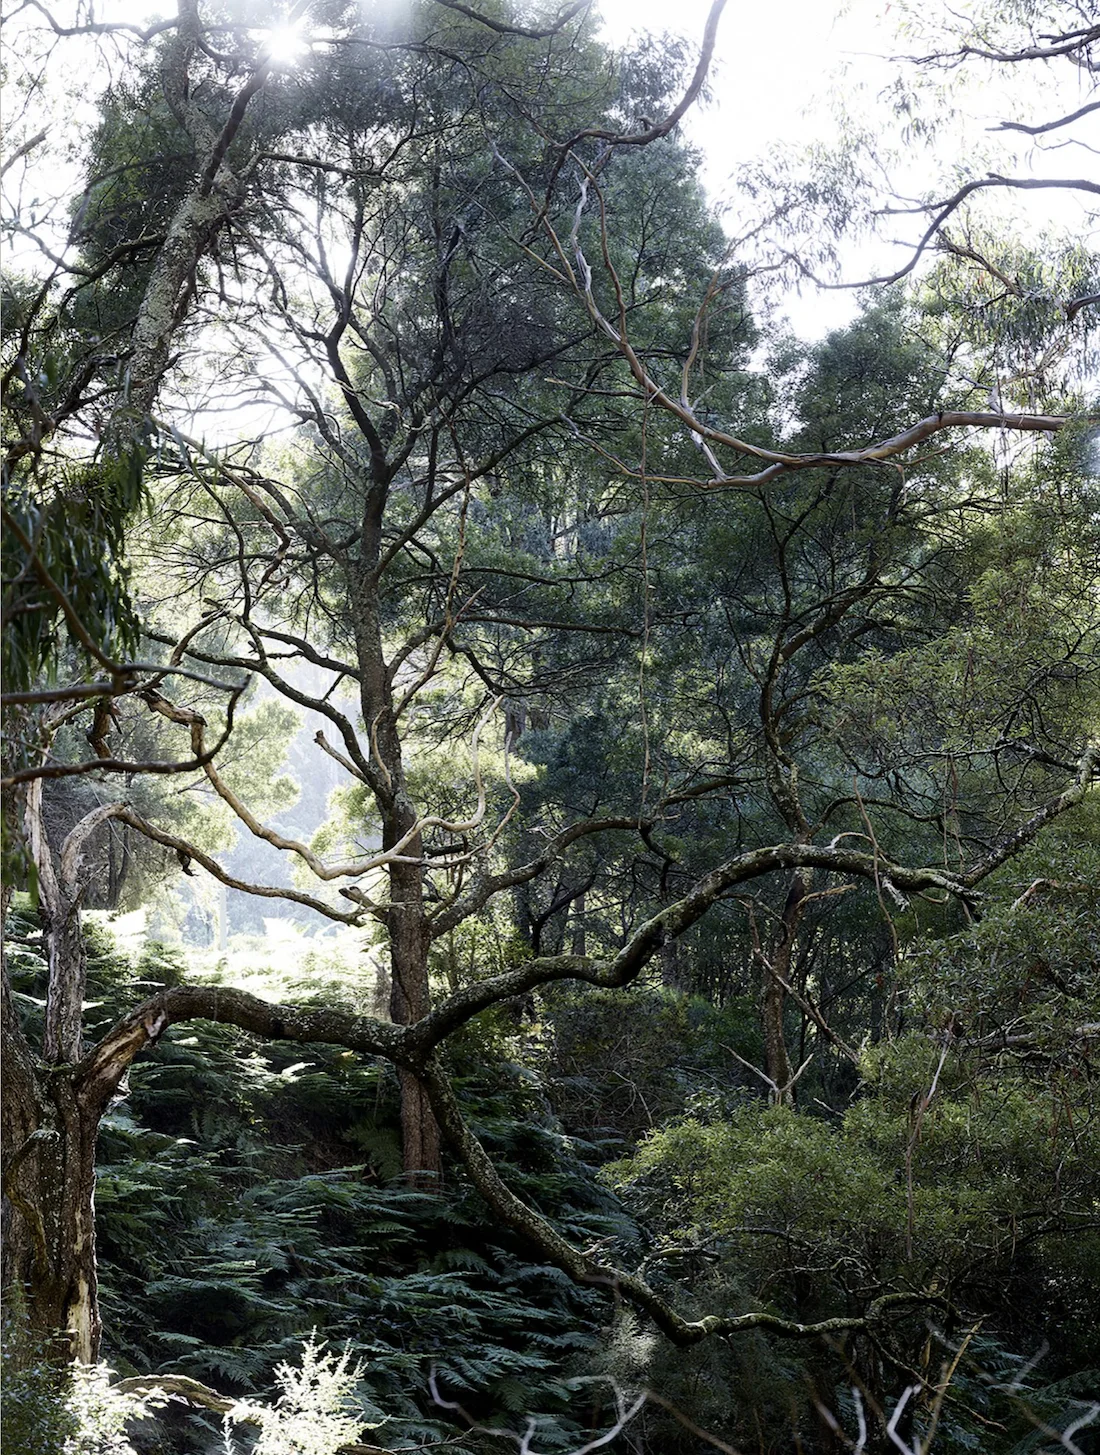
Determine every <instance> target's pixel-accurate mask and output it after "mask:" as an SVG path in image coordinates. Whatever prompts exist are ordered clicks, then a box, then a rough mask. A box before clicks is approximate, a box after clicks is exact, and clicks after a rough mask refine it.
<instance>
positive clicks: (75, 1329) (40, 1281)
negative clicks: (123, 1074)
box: [2, 779, 118, 1363]
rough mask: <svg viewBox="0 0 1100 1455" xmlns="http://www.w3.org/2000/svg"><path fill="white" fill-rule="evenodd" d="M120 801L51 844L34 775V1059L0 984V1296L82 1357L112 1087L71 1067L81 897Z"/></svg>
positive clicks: (91, 1346)
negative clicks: (91, 1082)
mask: <svg viewBox="0 0 1100 1455" xmlns="http://www.w3.org/2000/svg"><path fill="white" fill-rule="evenodd" d="M117 811H118V809H117V805H108V806H107V807H105V808H98V809H95V810H94V811H93V812H92V813H90V814H88V815H86V816H85V817H84V818H83V819H81V821H80V822H79V823H78V824H77V825H76V827H75V828H73V829H72V830H71V832H70V833H69V835H68V836H67V838H66V839H65V842H64V844H63V845H62V847H61V851H60V853H58V854H56V855H55V854H54V852H53V851H52V849H51V848H50V845H49V842H48V839H47V836H46V829H45V823H44V820H43V815H42V781H41V780H40V779H39V780H36V781H34V782H32V783H31V785H30V787H29V788H28V790H27V794H26V800H25V811H24V823H25V827H26V839H27V845H28V847H29V849H30V852H31V855H32V857H33V859H34V863H35V868H36V870H37V874H38V896H39V913H40V917H41V920H42V926H43V930H44V932H45V941H46V951H47V958H48V963H49V983H48V989H47V1005H46V1026H45V1032H44V1036H43V1044H42V1052H41V1060H40V1061H39V1060H37V1058H36V1057H35V1056H34V1055H33V1053H32V1051H31V1048H30V1047H29V1046H28V1045H27V1042H26V1039H25V1038H24V1036H23V1034H22V1032H21V1030H20V1028H19V1025H18V1021H17V1017H16V1014H15V1008H14V1005H13V1004H12V999H11V993H10V989H9V986H8V983H7V979H6V976H5V979H4V990H3V994H4V1006H3V1053H4V1086H3V1147H4V1172H3V1195H4V1252H3V1275H2V1281H3V1288H4V1294H5V1299H6V1301H7V1303H8V1305H9V1306H12V1307H14V1308H15V1309H17V1310H18V1311H19V1313H20V1316H21V1318H22V1319H23V1320H24V1321H25V1323H26V1325H27V1327H28V1328H29V1329H30V1331H31V1332H32V1333H34V1334H36V1335H39V1336H41V1337H43V1338H45V1339H47V1340H56V1341H58V1344H59V1345H60V1346H62V1347H63V1349H64V1351H65V1352H66V1353H67V1354H68V1355H69V1357H73V1358H77V1359H80V1360H83V1361H84V1362H86V1363H91V1362H94V1361H95V1359H96V1357H97V1356H98V1351H99V1336H100V1322H99V1311H98V1304H97V1298H96V1269H95V1204H94V1193H95V1151H96V1138H97V1135H98V1130H99V1120H100V1117H101V1116H102V1113H103V1109H104V1106H105V1105H106V1101H107V1099H108V1097H109V1095H110V1091H111V1089H112V1088H111V1087H110V1086H109V1085H106V1084H103V1083H100V1084H97V1085H96V1086H94V1087H91V1086H87V1085H85V1084H83V1083H82V1081H81V1079H80V1076H79V1073H78V1070H77V1063H78V1062H79V1060H80V1057H81V1053H82V1050H83V1046H82V1040H81V1010H82V1006H83V1000H84V991H85V982H86V978H87V959H86V955H85V949H84V940H83V935H82V933H81V924H80V902H81V898H82V895H83V889H84V885H83V876H82V868H83V852H84V848H85V846H86V844H87V842H88V838H89V836H90V835H91V834H92V832H93V831H94V830H95V829H96V828H98V827H99V826H100V825H101V824H102V823H104V822H106V821H107V820H108V819H109V818H111V817H112V816H113V815H114V813H115V812H117Z"/></svg>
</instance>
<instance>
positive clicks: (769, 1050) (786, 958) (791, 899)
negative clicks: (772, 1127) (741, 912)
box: [760, 873, 807, 1106]
mask: <svg viewBox="0 0 1100 1455" xmlns="http://www.w3.org/2000/svg"><path fill="white" fill-rule="evenodd" d="M806 889H807V886H806V880H805V877H804V876H803V875H802V874H801V873H797V874H795V875H794V876H793V878H792V879H791V886H790V890H789V892H788V894H787V902H786V904H785V905H784V906H783V917H782V921H781V923H780V926H779V933H778V935H777V936H776V941H775V944H774V945H773V946H772V950H771V954H770V955H768V956H766V957H764V956H762V957H761V958H762V959H763V961H764V963H763V967H762V968H763V984H762V985H761V993H760V1018H761V1023H762V1027H763V1031H764V1072H765V1074H766V1075H767V1076H768V1078H769V1080H770V1081H771V1082H772V1084H773V1085H774V1087H775V1091H774V1092H773V1100H775V1101H776V1102H777V1103H778V1104H779V1105H781V1106H793V1105H794V1067H793V1066H792V1065H791V1058H790V1053H789V1052H788V1050H787V1038H786V1034H785V1032H784V1029H783V1015H784V1011H785V1010H786V1006H787V992H786V990H785V989H784V982H786V983H787V984H790V973H791V961H792V957H793V951H794V943H795V937H796V935H797V933H798V924H799V921H800V920H801V918H802V901H803V899H804V898H805V897H806Z"/></svg>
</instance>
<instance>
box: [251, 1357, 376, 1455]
mask: <svg viewBox="0 0 1100 1455" xmlns="http://www.w3.org/2000/svg"><path fill="white" fill-rule="evenodd" d="M361 1373H362V1366H361V1365H358V1364H352V1363H351V1362H350V1355H349V1353H348V1351H347V1350H346V1349H345V1350H344V1352H343V1354H339V1355H337V1354H332V1353H328V1352H326V1350H325V1346H324V1345H323V1344H320V1343H318V1341H317V1338H316V1335H314V1334H311V1335H310V1337H309V1338H308V1339H307V1340H306V1342H305V1343H304V1344H303V1345H302V1352H301V1362H300V1363H298V1364H279V1365H276V1368H275V1382H276V1384H277V1385H278V1387H279V1391H280V1393H279V1395H278V1397H277V1398H276V1400H275V1401H274V1403H273V1404H270V1405H267V1406H264V1405H255V1404H251V1403H249V1404H247V1405H244V1406H242V1407H238V1411H239V1412H238V1411H234V1412H233V1413H232V1414H229V1415H227V1416H226V1426H227V1429H226V1436H225V1452H226V1455H232V1452H233V1443H232V1440H231V1439H230V1437H229V1433H228V1426H229V1425H230V1424H231V1423H233V1422H235V1420H237V1421H239V1419H240V1418H241V1415H242V1414H243V1415H245V1416H247V1417H249V1418H251V1419H254V1420H258V1422H259V1425H260V1438H259V1440H258V1441H257V1443H256V1444H255V1445H254V1446H253V1449H252V1455H336V1452H337V1450H338V1449H339V1448H340V1446H341V1445H346V1444H350V1443H351V1442H352V1441H354V1440H357V1439H358V1438H359V1436H360V1435H361V1434H362V1432H363V1420H362V1417H361V1414H360V1411H359V1404H358V1401H357V1400H356V1399H355V1397H354V1392H355V1387H356V1383H357V1381H358V1380H359V1376H360V1375H361ZM371 1428H377V1426H372V1427H371Z"/></svg>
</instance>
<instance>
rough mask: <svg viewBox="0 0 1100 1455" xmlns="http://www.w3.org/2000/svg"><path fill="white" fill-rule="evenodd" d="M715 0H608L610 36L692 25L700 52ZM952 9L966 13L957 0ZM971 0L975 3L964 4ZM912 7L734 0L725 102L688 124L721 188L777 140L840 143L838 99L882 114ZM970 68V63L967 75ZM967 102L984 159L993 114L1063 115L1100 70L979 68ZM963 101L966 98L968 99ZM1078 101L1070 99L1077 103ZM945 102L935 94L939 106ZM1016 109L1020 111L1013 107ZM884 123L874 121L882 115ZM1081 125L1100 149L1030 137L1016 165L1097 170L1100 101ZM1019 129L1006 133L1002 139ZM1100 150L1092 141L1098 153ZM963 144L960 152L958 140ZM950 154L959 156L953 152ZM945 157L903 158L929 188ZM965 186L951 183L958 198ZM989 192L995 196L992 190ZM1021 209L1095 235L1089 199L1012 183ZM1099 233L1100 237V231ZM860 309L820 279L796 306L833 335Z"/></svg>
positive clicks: (791, 305)
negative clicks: (902, 20)
mask: <svg viewBox="0 0 1100 1455" xmlns="http://www.w3.org/2000/svg"><path fill="white" fill-rule="evenodd" d="M709 6H710V0H677V4H676V5H675V7H670V6H669V5H668V3H667V0H600V8H601V12H602V14H603V16H604V34H605V36H606V38H607V39H608V41H610V42H611V43H612V44H622V43H625V42H627V41H628V40H629V39H630V38H631V37H632V36H635V35H637V34H640V33H645V32H657V33H660V32H662V31H666V30H667V31H670V32H672V33H674V34H679V35H684V36H686V37H688V39H689V40H690V41H691V42H692V44H693V46H694V47H695V48H696V49H697V47H698V45H699V42H700V40H701V38H702V34H703V28H704V25H705V23H706V17H707V13H708V10H709ZM937 6H939V7H941V8H944V9H946V8H948V5H947V0H928V10H929V12H934V11H935V10H936V8H937ZM951 8H953V9H955V10H956V11H958V9H959V7H958V6H957V5H954V6H952V7H951ZM963 8H964V9H969V8H970V7H969V6H964V7H963ZM898 11H899V6H898V5H896V4H893V3H891V0H832V3H830V0H772V3H771V4H762V3H760V0H729V3H728V5H727V8H726V12H725V14H724V15H723V17H722V21H721V24H720V26H719V31H718V42H717V46H716V48H715V54H714V63H713V65H712V69H711V88H712V91H713V101H712V103H711V105H710V106H709V107H706V108H695V109H694V110H693V111H692V113H690V114H689V116H688V117H687V119H686V121H685V129H686V131H687V134H688V136H689V137H690V138H691V140H692V141H693V142H694V143H695V144H696V145H697V146H698V147H699V148H700V149H701V150H702V151H703V153H704V156H705V159H706V160H705V164H704V178H705V181H706V185H707V187H708V190H709V191H710V193H711V195H712V197H714V198H716V199H717V200H725V199H727V198H729V197H730V196H731V195H732V193H733V189H732V187H731V185H730V183H731V178H732V176H733V174H734V173H735V171H736V170H737V168H738V167H740V166H742V165H744V164H745V163H747V162H751V161H753V160H754V159H755V158H757V157H760V156H761V155H763V154H764V153H766V152H767V151H768V150H769V149H771V148H774V147H776V146H791V147H796V148H797V147H803V146H806V145H809V144H810V143H813V142H818V141H820V142H825V143H828V142H829V141H831V140H833V139H834V138H835V137H836V135H837V121H836V114H835V113H836V109H837V107H838V106H843V107H844V108H845V109H846V110H847V111H848V112H849V113H850V114H852V115H854V116H856V117H863V118H872V117H874V115H875V112H876V111H878V112H879V115H880V116H881V106H882V101H881V97H882V93H883V92H885V90H886V89H887V88H888V87H889V86H890V85H891V83H892V82H893V81H894V80H895V79H896V77H897V75H898V71H899V67H898V65H897V63H896V62H895V61H893V60H892V59H891V58H892V57H896V56H898V55H905V54H908V53H910V52H911V49H912V43H907V42H906V41H905V40H903V39H902V40H899V38H898V32H897V23H898V19H899V16H898ZM956 79H958V73H956ZM970 80H971V86H970V89H969V94H968V95H967V96H966V100H965V103H964V104H965V105H966V108H967V110H968V111H969V112H970V113H971V117H970V122H969V125H968V126H966V127H965V129H960V130H959V131H958V132H957V133H956V135H955V137H954V139H953V140H954V147H952V146H951V144H950V142H948V151H950V150H954V151H955V155H956V156H959V157H966V158H967V159H968V160H969V161H970V162H971V163H973V162H974V160H975V158H976V157H977V156H978V154H979V151H982V152H984V151H986V149H987V148H989V147H990V145H991V142H992V138H991V134H990V131H989V127H990V124H991V123H992V122H996V121H999V120H1002V119H1017V120H1019V119H1024V117H1023V116H1022V115H1021V114H1020V108H1021V107H1022V108H1023V109H1024V111H1025V112H1027V113H1028V116H1027V119H1036V118H1038V117H1040V116H1041V117H1042V118H1043V119H1049V118H1050V117H1053V116H1057V115H1059V114H1064V113H1067V112H1069V111H1071V110H1073V109H1075V108H1076V107H1077V106H1079V105H1081V104H1082V102H1083V100H1084V99H1085V94H1084V91H1085V89H1086V88H1087V85H1088V82H1089V80H1090V78H1089V77H1087V76H1085V77H1082V79H1081V82H1080V84H1075V83H1074V78H1073V73H1072V70H1071V68H1070V67H1068V66H1066V67H1065V68H1064V70H1061V71H1054V70H1052V69H1048V68H1043V67H1030V68H1028V67H1006V68H1001V70H1000V72H999V73H998V72H997V70H996V68H992V70H991V73H989V72H987V73H986V74H984V75H982V74H980V73H977V72H972V73H971V75H970ZM957 99H958V98H957ZM1063 103H1064V104H1063ZM930 104H931V103H930ZM1014 107H1015V109H1016V112H1017V114H1016V115H1015V116H1014V115H1013V110H1014ZM872 124H873V123H872ZM1074 135H1075V136H1076V137H1078V138H1080V141H1081V142H1084V143H1088V144H1089V145H1088V146H1081V145H1080V144H1079V143H1075V144H1074V145H1073V147H1072V148H1070V149H1068V150H1067V149H1066V148H1055V149H1051V150H1050V151H1048V152H1047V153H1046V154H1045V155H1044V154H1042V153H1039V152H1037V151H1036V149H1035V148H1034V147H1031V146H1028V145H1021V146H1020V147H1019V148H1018V151H1017V156H1016V159H1015V163H1016V165H1015V167H1013V166H1012V165H1011V164H1010V165H1007V166H1005V171H1006V173H1008V172H1011V173H1013V174H1015V175H1022V176H1026V175H1028V172H1029V171H1031V172H1034V173H1035V174H1036V175H1042V174H1045V175H1047V176H1085V177H1095V176H1096V174H1097V171H1098V165H1097V160H1096V158H1097V156H1098V155H1100V112H1098V113H1094V114H1093V115H1092V116H1091V117H1089V118H1088V119H1087V120H1086V121H1083V122H1081V123H1078V124H1077V125H1076V126H1075V128H1074ZM1006 140H1008V138H1006V136H1005V134H1004V133H1001V134H999V135H998V136H997V137H996V142H995V145H997V146H1001V145H1003V143H1004V142H1005V141H1006ZM1090 147H1091V148H1092V150H1090ZM956 149H957V150H956ZM938 160H939V161H940V163H941V164H942V163H945V162H946V163H948V164H949V163H950V161H951V160H952V158H951V156H950V155H948V154H941V156H940V157H939V158H938ZM930 165H931V158H929V157H928V156H927V155H926V154H925V153H923V152H920V151H917V150H916V149H914V150H913V151H912V152H911V153H909V154H908V156H907V157H906V158H905V160H904V162H903V164H902V168H901V170H902V173H903V174H904V173H907V175H904V177H903V180H904V182H905V183H906V185H907V190H909V191H911V192H912V193H913V194H917V193H921V192H924V191H925V190H926V189H927V188H928V186H929V185H930V181H931V172H930ZM952 190H953V188H952V187H950V186H949V187H947V188H945V191H944V193H943V195H944V196H948V195H950V192H951V191H952ZM988 195H989V194H987V196H988ZM987 205H989V206H991V207H993V208H997V207H1000V208H1001V210H1002V211H1011V212H1012V214H1013V216H1014V217H1015V218H1016V219H1017V220H1018V223H1019V225H1020V226H1021V227H1022V228H1023V229H1025V230H1027V231H1031V232H1040V231H1044V230H1045V229H1047V228H1049V227H1055V228H1057V229H1059V230H1064V231H1066V232H1067V233H1068V234H1069V235H1070V236H1071V237H1074V236H1076V237H1078V238H1080V240H1082V241H1083V240H1084V234H1085V232H1086V231H1087V229H1088V227H1089V222H1088V220H1087V212H1088V209H1087V207H1086V206H1085V205H1084V204H1083V200H1082V199H1080V198H1074V197H1073V196H1071V195H1069V194H1065V193H1053V192H1047V191H1044V192H1033V193H1029V194H1024V195H1021V194H1018V193H1017V194H1014V195H1013V196H1012V198H1011V200H1010V201H1009V200H1008V199H1007V198H1005V197H1004V195H1003V194H1001V196H1000V197H999V198H998V199H997V200H996V201H993V200H992V198H990V200H989V202H988V204H987ZM1094 241H1095V238H1094ZM902 261H904V258H903V257H900V256H899V255H898V254H897V253H896V252H890V251H884V250H883V248H882V247H881V246H879V247H876V248H871V247H869V246H859V245H856V244H854V243H853V244H852V245H851V248H850V267H851V271H850V273H848V274H847V276H848V277H850V278H852V279H859V278H861V277H868V276H875V275H876V274H879V273H885V272H890V271H892V270H893V269H895V268H896V267H898V266H900V264H901V262H902ZM856 307H857V301H856V295H855V294H854V293H850V292H828V293H825V292H820V291H818V290H816V289H814V288H813V287H812V285H808V287H807V289H806V290H805V291H803V292H802V294H801V295H799V296H796V295H789V296H788V297H787V298H786V299H785V301H784V311H785V312H786V313H787V315H788V317H789V318H790V321H791V323H792V324H793V325H794V327H795V330H796V332H798V333H800V334H802V335H803V336H804V337H811V338H812V337H819V336H821V335H823V334H824V333H826V332H828V330H829V329H831V328H835V327H838V326H840V325H843V324H844V323H845V322H847V320H848V319H849V318H851V317H852V315H853V314H854V312H855V310H856Z"/></svg>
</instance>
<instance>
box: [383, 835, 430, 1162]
mask: <svg viewBox="0 0 1100 1455" xmlns="http://www.w3.org/2000/svg"><path fill="white" fill-rule="evenodd" d="M397 837H400V835H398V836H397ZM408 847H409V853H410V854H411V855H415V854H418V853H419V852H420V844H419V840H414V841H413V843H411V844H410V845H409V846H408ZM388 919H389V932H390V963H391V965H392V969H393V982H392V986H391V989H390V1019H391V1020H392V1021H393V1022H394V1024H395V1025H399V1026H408V1025H412V1024H413V1023H414V1022H416V1021H418V1020H421V1019H422V1018H423V1017H424V1016H426V1015H427V1014H428V1011H429V1010H430V1009H431V996H430V991H429V983H428V925H427V921H426V919H425V917H424V911H423V872H422V870H421V868H420V866H419V864H415V865H409V864H394V865H392V866H391V868H390V910H389V915H388ZM398 1083H399V1085H400V1087H401V1148H402V1162H403V1165H404V1168H405V1174H406V1176H408V1177H410V1178H411V1179H413V1180H414V1181H424V1182H428V1181H432V1182H434V1181H436V1180H437V1179H438V1177H439V1175H440V1173H441V1172H442V1170H443V1163H442V1157H441V1153H440V1143H439V1127H438V1126H437V1124H436V1119H435V1113H434V1112H433V1111H432V1108H431V1105H430V1103H429V1101H428V1094H427V1091H426V1090H425V1088H424V1085H423V1083H422V1082H421V1080H420V1078H419V1077H418V1076H417V1074H416V1073H415V1071H410V1070H407V1069H404V1068H402V1069H400V1070H399V1071H398ZM422 1174H426V1175H423V1176H422Z"/></svg>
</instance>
